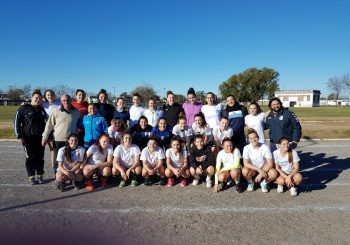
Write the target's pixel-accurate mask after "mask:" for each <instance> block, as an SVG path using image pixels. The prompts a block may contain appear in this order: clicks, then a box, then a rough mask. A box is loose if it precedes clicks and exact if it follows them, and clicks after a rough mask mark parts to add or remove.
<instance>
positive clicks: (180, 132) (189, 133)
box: [172, 125, 193, 138]
mask: <svg viewBox="0 0 350 245" xmlns="http://www.w3.org/2000/svg"><path fill="white" fill-rule="evenodd" d="M172 133H173V135H178V136H180V137H181V138H185V137H189V136H192V135H193V130H192V128H191V127H189V126H186V128H185V129H184V130H181V129H180V127H179V125H175V126H174V127H173V132H172Z"/></svg>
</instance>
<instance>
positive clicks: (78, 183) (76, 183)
mask: <svg viewBox="0 0 350 245" xmlns="http://www.w3.org/2000/svg"><path fill="white" fill-rule="evenodd" d="M73 184H74V190H76V191H77V190H80V189H81V183H80V181H73Z"/></svg>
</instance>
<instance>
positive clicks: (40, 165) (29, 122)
mask: <svg viewBox="0 0 350 245" xmlns="http://www.w3.org/2000/svg"><path fill="white" fill-rule="evenodd" d="M41 98H42V95H41V92H40V90H34V92H33V93H32V97H31V102H30V104H24V105H22V106H21V107H20V108H19V109H18V111H17V112H16V117H15V133H16V138H17V140H18V142H19V143H21V144H22V145H23V148H24V151H25V153H26V163H25V164H26V169H27V174H28V177H29V181H30V184H32V185H34V184H36V183H37V181H36V179H35V173H36V174H37V176H38V178H37V180H38V183H39V184H43V175H44V151H45V147H44V146H42V144H41V139H42V138H41V135H42V133H43V132H44V129H45V122H46V113H45V110H44V108H43V107H41V106H40V104H41Z"/></svg>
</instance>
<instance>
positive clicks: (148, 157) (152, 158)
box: [140, 146, 165, 166]
mask: <svg viewBox="0 0 350 245" xmlns="http://www.w3.org/2000/svg"><path fill="white" fill-rule="evenodd" d="M140 159H141V161H147V163H148V164H150V165H152V166H156V165H157V164H158V161H159V160H163V159H165V156H164V151H163V149H162V148H160V147H159V146H157V147H156V150H155V151H154V152H153V153H151V152H150V151H149V149H148V147H145V148H143V150H142V152H141V158H140Z"/></svg>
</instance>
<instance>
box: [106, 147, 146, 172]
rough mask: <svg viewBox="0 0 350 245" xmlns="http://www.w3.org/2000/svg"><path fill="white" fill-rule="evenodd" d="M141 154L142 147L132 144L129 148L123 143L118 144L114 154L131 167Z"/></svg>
mask: <svg viewBox="0 0 350 245" xmlns="http://www.w3.org/2000/svg"><path fill="white" fill-rule="evenodd" d="M140 154H141V152H140V148H139V147H138V146H137V145H134V144H132V145H131V146H130V148H129V149H125V148H124V146H123V145H118V146H117V147H116V148H115V150H114V153H113V156H115V157H119V163H120V164H121V165H123V166H124V167H127V168H129V167H131V166H132V165H133V164H134V163H135V159H136V157H137V156H138V155H140Z"/></svg>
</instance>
